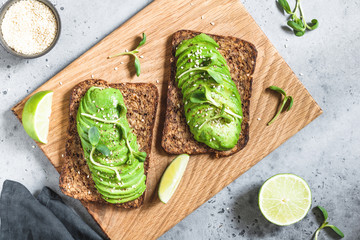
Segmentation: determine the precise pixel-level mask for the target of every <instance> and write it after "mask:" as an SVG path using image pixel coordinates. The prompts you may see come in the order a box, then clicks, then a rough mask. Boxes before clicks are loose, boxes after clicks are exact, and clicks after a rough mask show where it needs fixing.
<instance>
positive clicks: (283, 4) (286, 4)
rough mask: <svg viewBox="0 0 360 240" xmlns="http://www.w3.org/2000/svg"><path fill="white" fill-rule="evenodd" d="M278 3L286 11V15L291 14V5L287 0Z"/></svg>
mask: <svg viewBox="0 0 360 240" xmlns="http://www.w3.org/2000/svg"><path fill="white" fill-rule="evenodd" d="M278 3H279V4H280V6H281V7H282V8H283V9H284V10H285V12H286V13H288V14H291V9H290V6H289V3H288V2H287V1H286V0H278Z"/></svg>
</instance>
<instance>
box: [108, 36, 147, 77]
mask: <svg viewBox="0 0 360 240" xmlns="http://www.w3.org/2000/svg"><path fill="white" fill-rule="evenodd" d="M145 42H146V34H145V33H143V34H142V40H141V42H140V43H139V45H138V46H137V47H136V48H135V49H134V50H132V51H126V52H121V53H118V54H115V55H112V56H109V57H108V58H114V57H118V56H122V55H131V56H134V58H135V61H134V64H135V70H136V75H137V76H138V77H139V76H140V60H139V58H138V56H137V55H136V53H138V52H139V50H138V49H139V47H141V46H142V45H144V44H145Z"/></svg>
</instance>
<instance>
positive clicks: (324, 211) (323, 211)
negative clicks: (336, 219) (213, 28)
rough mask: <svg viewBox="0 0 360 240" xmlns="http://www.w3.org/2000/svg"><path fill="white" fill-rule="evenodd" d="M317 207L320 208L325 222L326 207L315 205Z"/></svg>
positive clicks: (326, 216)
mask: <svg viewBox="0 0 360 240" xmlns="http://www.w3.org/2000/svg"><path fill="white" fill-rule="evenodd" d="M317 208H318V209H320V211H321V212H322V214H323V216H324V222H326V220H327V219H328V213H327V211H326V209H325V208H323V207H321V206H317Z"/></svg>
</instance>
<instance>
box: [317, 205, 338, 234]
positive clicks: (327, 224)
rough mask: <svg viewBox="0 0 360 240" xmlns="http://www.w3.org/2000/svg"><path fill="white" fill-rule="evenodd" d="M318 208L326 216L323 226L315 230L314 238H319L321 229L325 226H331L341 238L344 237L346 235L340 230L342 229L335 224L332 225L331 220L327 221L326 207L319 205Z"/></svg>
mask: <svg viewBox="0 0 360 240" xmlns="http://www.w3.org/2000/svg"><path fill="white" fill-rule="evenodd" d="M317 208H318V209H319V210H320V211H321V213H322V214H323V216H324V222H323V224H321V226H320V227H319V228H318V229H317V230H316V232H315V237H314V240H317V239H318V236H319V233H320V231H321V229H323V228H331V229H332V230H333V231H334V232H335V233H336V234H337V235H339V236H340V237H341V238H343V237H344V236H345V235H344V234H343V233H342V232H341V231H340V229H338V228H337V227H335V226H334V225H330V224H329V222H327V218H328V213H327V211H326V210H325V208H323V207H321V206H317Z"/></svg>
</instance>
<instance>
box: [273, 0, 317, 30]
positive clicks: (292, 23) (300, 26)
mask: <svg viewBox="0 0 360 240" xmlns="http://www.w3.org/2000/svg"><path fill="white" fill-rule="evenodd" d="M278 3H279V5H280V6H281V7H282V8H283V9H284V11H285V12H286V13H287V14H290V20H289V21H288V22H287V25H288V26H289V27H291V28H292V29H293V30H294V34H295V35H296V36H298V37H301V36H303V35H304V34H305V31H306V30H314V29H316V28H317V27H318V26H319V22H318V20H317V19H312V20H311V23H306V21H305V17H304V12H303V10H302V8H301V5H300V0H296V5H295V8H294V10H293V11H291V9H290V6H289V3H288V2H287V0H278ZM297 12H299V13H300V17H298V16H297V15H296V14H297Z"/></svg>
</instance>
